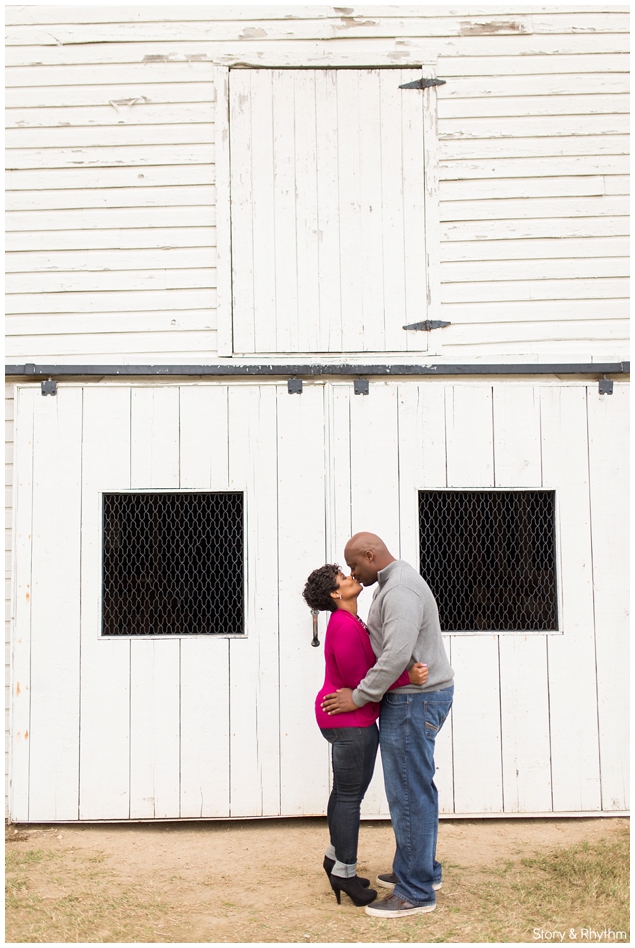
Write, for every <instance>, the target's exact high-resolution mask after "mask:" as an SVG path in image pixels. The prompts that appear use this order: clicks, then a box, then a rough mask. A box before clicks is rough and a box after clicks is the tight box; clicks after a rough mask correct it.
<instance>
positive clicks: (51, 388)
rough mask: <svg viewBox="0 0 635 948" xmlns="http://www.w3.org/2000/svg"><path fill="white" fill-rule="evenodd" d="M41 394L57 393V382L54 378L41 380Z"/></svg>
mask: <svg viewBox="0 0 635 948" xmlns="http://www.w3.org/2000/svg"><path fill="white" fill-rule="evenodd" d="M42 395H57V382H56V381H55V379H48V380H47V381H46V382H42Z"/></svg>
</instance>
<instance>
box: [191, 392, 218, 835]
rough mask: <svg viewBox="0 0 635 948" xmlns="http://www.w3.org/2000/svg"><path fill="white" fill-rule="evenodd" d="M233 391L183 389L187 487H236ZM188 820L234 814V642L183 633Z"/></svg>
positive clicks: (199, 488)
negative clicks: (230, 419)
mask: <svg viewBox="0 0 635 948" xmlns="http://www.w3.org/2000/svg"><path fill="white" fill-rule="evenodd" d="M227 404H228V389H227V386H225V385H202V384H200V383H199V384H197V385H194V386H186V385H184V386H181V393H180V418H181V421H180V430H181V438H180V448H181V462H180V471H181V487H182V488H190V489H193V490H214V491H223V490H228V485H229V471H228V463H229V458H228V427H227ZM180 644H181V765H180V770H181V817H190V818H198V819H203V818H209V817H228V816H229V642H228V640H227V639H226V638H219V637H216V636H204V637H198V636H197V637H194V638H187V637H186V638H181V642H180Z"/></svg>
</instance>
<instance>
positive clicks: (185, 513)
mask: <svg viewBox="0 0 635 948" xmlns="http://www.w3.org/2000/svg"><path fill="white" fill-rule="evenodd" d="M103 531H104V534H103V600H102V601H103V607H102V608H103V614H102V634H103V635H201V634H205V635H227V634H241V633H243V632H244V579H243V564H244V537H243V494H242V493H204V494H203V493H200V494H198V493H197V494H190V493H187V494H176V493H174V494H163V493H152V494H104V495H103Z"/></svg>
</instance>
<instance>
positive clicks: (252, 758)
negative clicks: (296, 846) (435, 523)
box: [11, 379, 628, 821]
mask: <svg viewBox="0 0 635 948" xmlns="http://www.w3.org/2000/svg"><path fill="white" fill-rule="evenodd" d="M504 387H505V389H506V393H505V400H504V401H502V400H501V398H500V396H501V394H502V391H503V388H504ZM347 389H348V390H347ZM627 390H628V387H627V385H625V384H624V383H619V382H618V383H616V385H615V393H614V395H602V396H601V395H599V394H598V391H597V384H596V383H595V382H593V383H585V382H580V381H571V382H560V381H557V380H555V379H546V380H543V381H541V382H539V383H538V382H528V381H526V380H517V381H512V380H507V381H505V382H502V381H499V382H497V383H495V384H492V383H490V382H484V381H477V382H474V381H469V380H461V381H460V382H457V383H453V382H450V381H447V380H442V379H430V380H426V381H424V382H421V383H416V382H414V383H413V382H397V381H376V382H374V383H373V385H372V387H371V391H370V394H369V395H368V396H367V397H355V396H353V395H351V394H350V386H345V385H344V384H342V383H332V382H322V381H314V382H310V383H309V382H307V384H306V388H305V391H304V392H303V393H302V395H301V396H297V397H295V396H289V395H288V393H287V388H286V385H285V384H280V383H276V382H274V381H269V382H267V381H260V382H258V383H256V382H255V381H254V380H249V381H248V382H240V383H229V384H228V383H222V382H187V383H186V382H181V383H179V382H176V383H174V384H168V385H166V384H165V383H164V382H161V383H158V384H156V383H154V384H153V383H146V384H139V383H135V384H125V383H122V382H113V383H107V384H100V383H91V384H84V385H82V384H81V383H66V384H64V385H63V386H62V387H61V388H60V390H59V391H58V395H57V396H56V398H55V399H53V398H42V397H41V395H40V393H39V386H37V385H32V384H26V385H20V386H19V388H18V391H19V399H20V409H19V414H18V442H19V455H18V473H19V476H20V479H21V484H22V492H21V494H20V498H21V501H20V507H19V514H20V516H19V518H18V521H19V522H18V535H19V537H20V547H21V551H22V556H21V557H20V560H19V564H18V565H19V575H18V577H17V584H18V587H19V590H20V595H19V597H18V600H17V602H18V607H19V608H18V615H17V617H16V637H15V641H14V672H13V674H14V682H16V683H17V682H19V683H20V688H19V689H18V688H17V687H16V689H15V692H16V693H15V697H14V703H13V714H14V723H13V738H14V741H15V745H14V749H13V783H12V788H11V816H12V818H13V819H15V820H20V821H37V820H45V821H48V820H76V819H84V820H99V819H155V818H167V819H178V818H182V819H183V818H201V817H207V818H213V817H227V816H231V817H244V816H277V815H282V816H292V815H310V814H320V813H322V812H323V809H324V807H325V805H326V800H327V796H328V794H327V788H328V747H327V745H326V744H325V743H324V741H323V740H322V738H321V736H320V734H319V732H318V730H317V728H316V727H315V723H314V718H313V699H312V695H313V694H315V693H316V691H317V690H318V688H319V684H320V680H321V679H320V675H321V674H322V671H323V665H322V662H323V659H322V655H321V651H320V650H319V649H312V648H311V647H310V635H311V620H310V616H309V615H308V613H307V610H306V607H305V606H304V604H303V603H302V601H301V599H300V597H299V596H298V595H297V589H298V588H300V587H301V585H302V581H303V579H304V578H305V577H306V575H307V574H308V572H309V571H310V569H311V568H313V567H314V566H315V564H316V562H317V563H319V562H322V561H323V560H324V559H325V558H326V557H328V558H329V559H339V558H340V557H341V553H342V545H343V543H344V542H345V539H346V536H347V534H349V533H350V531H351V530H355V529H356V528H357V527H358V526H359V525H360V524H363V525H367V524H368V525H369V526H370V527H371V528H375V529H379V530H381V531H382V533H383V534H384V535H385V536H386V537H387V538H388V539H389V542H390V545H391V547H392V548H393V549H394V550H395V551H396V552H398V553H399V554H400V555H402V556H404V557H407V558H409V559H411V560H413V561H415V562H416V559H417V546H418V543H417V536H416V522H417V511H416V492H417V490H418V489H425V488H430V489H432V488H436V489H438V488H441V489H442V488H446V487H447V488H453V487H466V486H469V483H471V485H472V486H473V487H476V488H478V487H486V488H492V487H494V488H496V487H503V488H506V487H520V488H522V487H523V486H530V487H536V488H540V487H543V488H547V489H549V488H553V489H555V490H556V495H557V536H558V564H559V567H558V569H559V572H560V575H561V600H562V608H561V618H560V624H559V631H558V632H555V633H551V634H544V633H530V634H522V633H499V634H492V633H482V634H463V635H459V634H454V635H448V636H447V637H446V638H447V642H448V646H449V651H450V653H451V660H452V664H453V667H454V669H455V671H456V674H457V680H458V681H459V682H460V688H459V689H457V695H456V700H455V706H454V709H453V713H452V720H451V722H449V723H450V725H451V726H449V727H448V728H447V729H444V731H443V733H442V735H441V737H440V744H439V756H438V760H437V765H438V767H439V772H438V776H439V787H440V791H441V806H442V811H443V813H445V814H446V815H449V814H456V815H460V816H467V815H496V814H498V815H507V814H509V815H515V814H520V813H522V814H527V813H532V814H539V813H543V814H545V815H547V814H562V813H575V812H578V813H597V814H610V813H623V812H624V811H625V810H626V809H627V807H628V797H627V793H628V787H627V778H626V774H627V765H626V760H625V756H624V755H625V754H626V752H627V748H628V742H627V741H625V740H624V735H623V733H622V729H623V728H622V724H621V723H620V724H618V725H617V728H616V727H615V724H614V722H615V720H616V718H617V719H618V720H619V718H620V715H621V714H622V708H623V704H624V701H625V696H626V694H627V685H628V683H627V681H626V680H625V678H624V675H623V673H622V672H621V671H620V667H623V666H624V664H625V663H624V651H625V649H626V648H627V642H628V617H627V615H626V613H625V609H624V604H623V602H622V596H623V587H622V585H621V583H618V585H617V586H616V585H615V584H614V583H615V581H614V579H613V577H612V575H611V570H610V568H607V567H606V566H604V564H602V563H600V564H599V565H598V568H597V569H596V573H595V576H594V580H595V591H594V592H592V590H591V582H590V575H591V569H590V565H589V564H590V556H589V554H590V542H591V537H593V538H594V542H595V543H597V544H598V545H599V546H600V549H604V550H606V547H607V541H608V539H609V538H610V543H611V546H612V548H613V549H614V551H615V552H614V553H613V554H610V556H611V558H612V560H615V561H616V562H617V561H619V560H621V559H625V553H626V549H627V539H626V532H625V529H624V525H625V520H624V518H623V516H622V513H621V510H620V507H619V497H616V499H615V501H612V502H610V503H606V502H605V503H602V502H601V500H600V498H603V497H605V496H606V495H607V494H610V493H613V492H614V491H613V487H614V483H615V481H616V479H619V480H621V479H624V478H625V477H626V464H625V458H624V457H622V452H621V450H620V449H617V448H615V447H613V448H609V455H610V457H611V461H610V464H609V465H607V464H605V450H606V447H607V445H606V443H605V442H606V439H605V438H604V437H603V436H602V433H601V432H600V430H599V428H600V426H602V424H603V425H604V429H608V428H609V423H610V426H611V427H612V428H613V429H614V430H615V429H621V428H622V427H623V426H625V424H626V415H627V407H628V406H627V397H626V392H627ZM183 402H184V403H185V405H183V404H182V403H183ZM510 402H511V403H513V404H514V405H515V406H516V409H517V413H518V416H522V417H523V419H524V422H525V424H526V426H527V428H528V429H529V431H532V432H535V433H536V437H534V438H529V439H527V441H525V442H520V440H519V439H514V438H513V437H509V438H508V437H506V436H505V434H506V428H507V429H509V427H510V423H511V415H510V413H509V410H508V409H509V403H510ZM554 402H555V403H557V406H558V408H559V413H557V412H554V411H553V410H551V409H552V408H553V403H554ZM475 404H477V405H478V406H479V412H478V416H479V419H480V425H479V434H480V439H479V441H480V447H479V450H478V451H477V450H475V451H472V452H463V454H461V453H460V452H456V451H453V450H452V444H453V443H454V441H455V439H456V436H457V433H458V431H459V430H460V429H462V430H464V429H465V428H466V427H467V426H468V422H469V420H470V419H472V418H474V412H473V408H474V405H475ZM197 405H198V407H199V408H200V409H202V413H201V414H200V415H199V425H198V429H197V430H198V432H199V438H198V439H196V440H194V439H192V437H191V432H190V433H189V434H188V431H187V425H186V426H183V427H182V426H181V419H182V418H183V417H184V416H185V413H186V412H189V410H190V409H191V408H193V407H196V406H197ZM492 407H493V412H492ZM184 408H185V411H184V410H183V409H184ZM205 408H207V409H208V410H207V411H205ZM506 414H507V417H506ZM378 416H379V417H381V419H382V424H381V425H379V426H378V425H377V422H376V419H377V417H378ZM159 417H160V419H161V423H160V424H156V419H157V418H159ZM333 418H337V420H338V423H339V426H338V427H337V428H334V426H333V425H332V422H331V419H333ZM325 420H326V424H325ZM366 427H368V428H370V427H372V429H373V437H374V442H375V446H376V450H377V456H378V457H379V458H381V464H380V465H379V466H378V467H377V468H376V469H374V471H373V477H372V478H371V477H370V474H369V471H368V469H366V471H365V470H364V467H365V460H364V458H363V457H362V456H361V455H360V452H359V451H358V450H356V442H357V441H358V439H359V438H360V436H362V434H363V430H364V428H366ZM296 428H299V429H300V431H301V443H300V444H299V445H298V443H297V440H296V438H295V436H294V434H293V432H294V431H295V430H296ZM135 431H137V434H135ZM139 431H141V432H142V433H141V435H140V434H139ZM428 431H430V432H431V435H432V437H431V441H430V445H431V450H430V452H429V451H428V440H427V437H426V435H427V432H428ZM55 432H56V433H57V437H54V436H53V434H54V433H55ZM417 435H418V437H417ZM413 437H414V438H415V439H416V443H417V444H418V445H419V446H420V448H419V450H420V451H421V457H422V458H424V459H425V461H424V463H423V464H421V463H419V462H420V460H421V458H418V457H416V453H417V452H415V455H414V456H413V454H412V452H411V451H410V444H411V441H412V438H413ZM563 438H564V439H565V440H566V442H567V446H568V452H567V454H566V457H565V460H566V463H565V464H563V462H562V455H559V453H558V446H559V444H560V442H561V441H562V440H563ZM65 444H66V445H67V446H71V447H72V450H63V449H62V448H63V445H65ZM216 445H219V448H220V449H219V450H216ZM351 454H352V456H353V457H354V458H356V462H355V465H354V467H353V470H352V476H351V478H350V481H348V479H347V478H346V477H342V476H341V474H340V472H341V471H342V469H346V466H347V464H348V459H349V456H351ZM327 457H328V458H329V463H328V464H326V463H325V459H326V458H327ZM402 459H403V462H404V463H402ZM559 459H560V460H559ZM34 462H35V463H34ZM210 462H211V463H212V465H216V468H215V471H214V470H213V469H210ZM305 469H307V470H308V476H307V479H306V480H305V479H304V476H303V475H304V471H305ZM31 472H32V476H31ZM42 472H47V475H50V474H51V472H53V478H51V476H42ZM470 472H471V473H472V477H471V481H470V479H469V477H468V474H469V473H470ZM589 472H591V474H592V478H591V480H589ZM256 475H257V476H256ZM79 478H81V490H80V489H79V486H78V488H77V489H76V490H73V491H67V492H66V501H65V504H64V507H63V509H62V508H61V507H60V506H59V505H56V504H51V503H50V496H51V494H52V493H53V492H55V495H56V496H59V495H60V494H61V493H62V491H61V488H60V486H59V485H60V484H61V483H62V482H63V481H64V480H71V481H73V482H75V481H77V480H78V479H79ZM468 482H469V483H468ZM135 486H137V487H149V486H153V487H154V488H159V489H170V488H172V489H178V490H182V489H188V488H189V489H209V488H210V487H211V488H212V489H231V490H244V491H245V495H246V510H247V520H246V523H247V537H246V545H247V551H248V555H247V569H248V580H247V589H248V601H247V608H246V630H247V635H246V636H245V637H244V638H243V637H233V638H230V639H229V640H228V639H226V638H223V637H221V636H211V637H210V636H207V637H196V636H193V637H191V638H189V637H188V638H186V639H183V638H170V637H158V638H157V639H153V640H147V639H146V640H141V639H138V638H137V639H135V638H134V637H133V638H131V639H126V638H122V639H115V640H113V639H102V638H100V636H99V589H100V583H101V578H100V571H101V557H100V539H99V538H100V507H99V496H100V492H101V491H104V490H105V491H110V490H115V491H117V490H127V489H130V488H134V487H135ZM47 498H49V500H48V501H47ZM378 499H379V500H380V502H378ZM334 501H335V503H334ZM38 511H39V512H38ZM32 515H33V517H34V521H33V522H34V524H35V520H36V519H37V524H38V528H37V531H38V534H39V539H38V541H37V543H35V544H33V552H34V554H35V559H33V560H32V558H31V556H30V551H31V535H32V534H33V531H32V530H30V523H31V516H32ZM333 515H335V516H336V517H337V518H338V528H337V529H336V530H335V531H334V534H333V538H332V539H331V542H333V546H330V545H329V544H327V524H328V521H329V518H330V517H331V516H333ZM340 515H342V520H341V521H340V520H339V518H340ZM373 517H374V518H375V519H374V520H373ZM329 532H330V529H329ZM272 536H277V538H278V540H277V548H274V549H273V552H272V540H271V538H272ZM60 549H63V550H64V551H65V556H64V557H63V558H60V557H59V555H58V551H59V550H60ZM38 560H39V563H40V568H39V571H38V563H37V561H38ZM32 564H33V565H32ZM609 565H610V564H609ZM80 569H81V582H80V580H79V578H78V577H79V570H80ZM36 572H37V575H36ZM38 576H39V577H40V578H39V580H38V579H37V578H38ZM43 577H44V578H45V581H44V582H43V581H42V578H43ZM36 580H37V584H36ZM29 587H30V588H31V589H32V595H30V596H28V597H27V596H26V595H23V594H22V592H23V591H24V590H27V591H28V588H29ZM80 587H81V596H80V595H78V591H79V589H80ZM368 599H369V596H368V594H366V595H365V597H364V603H363V605H362V609H365V608H366V607H367V605H368ZM80 601H81V614H82V622H81V631H80V629H79V624H78V623H77V621H76V619H75V621H73V617H74V616H75V617H76V616H77V614H78V610H79V607H80ZM42 615H46V616H47V617H48V619H47V621H44V620H43V619H42V618H41V616H42ZM38 616H39V617H40V618H39V619H38ZM62 622H63V625H62ZM320 632H321V637H323V634H324V617H322V618H321V620H320ZM78 634H79V635H81V650H80V649H79V648H78V647H77V641H76V640H77V636H78ZM615 666H619V667H615ZM51 668H53V669H54V672H55V674H54V676H51V674H50V669H51ZM179 696H180V698H181V701H180V702H179ZM596 696H597V699H598V700H597V701H596ZM228 699H229V700H228ZM52 708H54V709H55V713H51V709H52ZM598 709H599V710H598ZM60 721H62V722H63V726H60ZM624 726H625V725H624ZM27 733H28V735H29V736H28V738H27V737H26V735H27ZM53 791H54V792H53ZM363 812H364V815H365V816H366V817H373V816H385V815H387V805H386V801H385V797H384V794H383V788H382V786H381V771H380V768H378V770H377V773H376V774H375V777H374V780H373V783H372V785H371V788H370V791H369V793H368V795H367V798H366V800H365V803H364V810H363Z"/></svg>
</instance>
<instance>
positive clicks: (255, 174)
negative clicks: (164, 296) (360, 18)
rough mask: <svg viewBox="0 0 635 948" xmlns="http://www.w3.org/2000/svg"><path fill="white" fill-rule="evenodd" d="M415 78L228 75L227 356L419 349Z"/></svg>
mask: <svg viewBox="0 0 635 948" xmlns="http://www.w3.org/2000/svg"><path fill="white" fill-rule="evenodd" d="M420 77H421V70H420V69H280V70H274V69H234V70H231V72H230V139H231V219H232V233H231V239H232V281H233V348H234V352H236V353H261V352H262V353H269V352H270V353H276V352H280V353H284V352H289V353H295V352H306V353H311V352H344V351H345V352H401V351H406V350H408V349H414V350H416V351H417V352H422V351H426V348H427V337H428V335H429V334H428V333H426V332H417V331H414V332H413V331H406V330H404V328H403V327H404V326H405V325H408V324H410V323H413V322H419V321H421V320H424V319H425V318H426V297H427V290H426V267H425V261H426V253H425V249H426V248H425V227H424V216H425V215H424V212H425V206H424V205H425V202H424V191H425V188H424V142H423V101H424V99H423V93H422V91H421V90H419V89H407V90H403V89H400V88H399V86H400V85H402V84H404V83H407V82H412V81H413V80H416V79H419V78H420Z"/></svg>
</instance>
